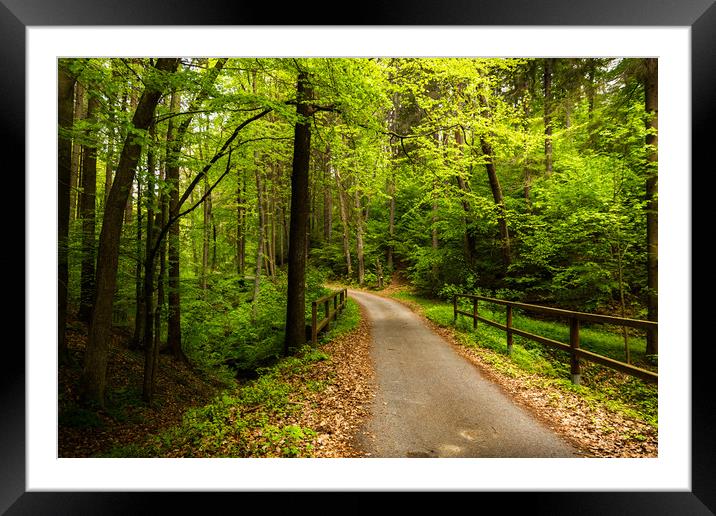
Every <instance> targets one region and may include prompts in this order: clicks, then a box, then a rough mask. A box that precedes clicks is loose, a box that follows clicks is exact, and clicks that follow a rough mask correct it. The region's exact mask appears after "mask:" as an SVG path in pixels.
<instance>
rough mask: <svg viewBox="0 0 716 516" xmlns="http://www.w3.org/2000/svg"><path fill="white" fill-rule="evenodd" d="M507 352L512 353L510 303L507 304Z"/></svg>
mask: <svg viewBox="0 0 716 516" xmlns="http://www.w3.org/2000/svg"><path fill="white" fill-rule="evenodd" d="M506 326H507V354H508V355H511V354H512V305H507V322H506Z"/></svg>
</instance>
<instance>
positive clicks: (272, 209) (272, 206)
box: [268, 174, 276, 278]
mask: <svg viewBox="0 0 716 516" xmlns="http://www.w3.org/2000/svg"><path fill="white" fill-rule="evenodd" d="M268 204H269V213H270V217H271V220H270V225H271V238H270V240H269V243H270V244H271V246H270V248H269V263H270V264H271V277H272V278H275V277H276V177H275V174H274V178H273V181H272V182H271V197H270V199H269V203H268Z"/></svg>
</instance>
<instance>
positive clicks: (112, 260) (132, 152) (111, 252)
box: [80, 58, 179, 406]
mask: <svg viewBox="0 0 716 516" xmlns="http://www.w3.org/2000/svg"><path fill="white" fill-rule="evenodd" d="M178 63H179V59H178V58H159V59H157V61H156V63H155V64H154V66H153V67H151V69H150V70H149V72H150V73H147V74H146V77H145V78H144V79H145V84H146V86H145V89H144V91H143V93H142V96H141V98H140V99H139V102H138V104H137V109H136V110H135V112H134V115H133V117H132V127H133V130H132V131H131V133H134V134H131V133H130V134H128V135H127V138H126V139H125V141H124V145H123V147H122V152H121V154H120V157H119V163H118V165H117V172H116V174H115V177H114V181H113V182H112V189H111V190H110V193H109V196H108V198H107V203H106V206H105V210H104V217H103V223H102V231H101V233H100V236H99V245H98V259H97V273H96V295H95V305H94V310H93V311H92V321H91V324H90V331H89V336H88V340H87V348H86V351H85V357H84V366H83V369H82V375H81V378H80V384H81V387H80V388H81V392H82V394H81V395H82V397H83V399H85V400H86V401H92V402H94V403H97V404H99V405H100V406H104V403H105V390H106V387H107V360H108V353H109V338H110V332H111V329H112V309H113V306H114V290H115V287H116V284H117V265H118V260H119V240H120V236H121V232H122V222H123V218H124V212H125V209H126V206H127V200H128V198H129V191H130V188H131V185H132V182H133V180H134V175H135V171H136V166H137V161H138V160H139V156H140V153H141V150H142V142H141V140H140V139H139V138H137V134H136V132H138V131H139V132H141V131H146V129H147V128H148V127H149V124H150V123H151V122H152V118H153V116H154V109H155V108H156V105H157V103H158V102H159V98H160V96H161V94H162V91H163V90H164V81H162V80H161V74H163V73H170V72H174V71H175V70H176V68H177V65H178Z"/></svg>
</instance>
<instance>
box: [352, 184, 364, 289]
mask: <svg viewBox="0 0 716 516" xmlns="http://www.w3.org/2000/svg"><path fill="white" fill-rule="evenodd" d="M354 200H355V210H356V211H355V214H356V259H357V261H358V285H360V286H361V287H362V286H363V282H364V281H365V257H364V255H363V207H362V206H361V200H360V193H359V192H358V188H356V189H355V192H354Z"/></svg>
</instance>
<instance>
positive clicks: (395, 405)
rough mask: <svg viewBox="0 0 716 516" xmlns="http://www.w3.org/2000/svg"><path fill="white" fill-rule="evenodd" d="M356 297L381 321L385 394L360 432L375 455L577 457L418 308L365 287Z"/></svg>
mask: <svg viewBox="0 0 716 516" xmlns="http://www.w3.org/2000/svg"><path fill="white" fill-rule="evenodd" d="M349 295H350V296H352V297H353V298H354V299H356V300H357V301H358V302H359V303H360V304H361V305H363V307H364V308H365V309H366V311H367V313H368V318H369V319H370V321H371V322H372V326H373V330H372V331H373V349H372V354H373V360H374V362H375V370H376V380H377V384H378V386H377V394H376V397H375V400H374V404H373V411H372V414H373V415H372V418H371V419H370V420H368V421H367V422H366V424H365V425H364V426H363V428H362V429H361V430H359V432H358V438H357V439H358V445H359V446H360V447H361V448H363V450H364V451H365V452H366V453H369V454H370V456H372V457H573V456H577V451H576V450H575V449H574V448H572V447H571V446H570V445H568V444H567V443H566V442H565V441H563V440H562V439H561V438H560V437H559V436H558V435H556V434H555V433H554V432H553V431H552V430H550V429H549V428H547V427H546V426H544V425H543V424H542V423H540V422H539V421H538V420H536V419H535V418H533V417H532V416H531V415H530V414H529V413H528V412H527V411H526V410H524V409H523V408H521V407H519V406H518V405H516V404H515V403H514V402H513V401H512V400H510V398H509V397H508V396H507V395H506V394H505V393H504V392H503V391H502V390H501V389H500V388H499V387H498V386H496V385H495V384H493V383H492V382H490V381H489V380H488V379H487V378H485V377H484V376H483V375H482V374H480V372H479V370H478V369H477V368H476V367H475V366H474V365H472V364H470V363H469V362H468V361H466V360H465V359H464V358H462V357H461V356H460V355H458V354H457V353H456V352H455V351H454V350H453V349H452V348H451V346H450V344H448V343H447V342H445V340H443V339H442V338H441V337H440V336H438V335H437V334H435V333H434V332H433V331H432V330H430V328H428V327H427V326H426V325H425V323H423V321H422V320H421V319H420V318H419V317H418V316H416V315H415V314H414V313H413V312H412V311H411V310H410V309H408V308H407V307H405V306H404V305H402V304H400V303H398V302H397V301H393V300H391V299H386V298H382V297H379V296H375V295H372V294H368V293H365V292H357V291H353V290H351V291H349ZM371 436H373V437H371Z"/></svg>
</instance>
